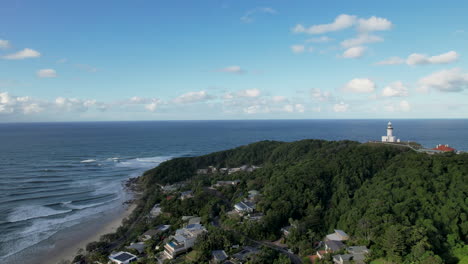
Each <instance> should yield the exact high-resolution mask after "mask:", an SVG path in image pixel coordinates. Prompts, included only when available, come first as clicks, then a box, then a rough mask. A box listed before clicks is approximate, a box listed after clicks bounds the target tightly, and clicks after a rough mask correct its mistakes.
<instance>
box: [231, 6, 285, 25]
mask: <svg viewBox="0 0 468 264" xmlns="http://www.w3.org/2000/svg"><path fill="white" fill-rule="evenodd" d="M257 13H262V14H270V15H275V14H277V13H278V12H277V11H276V10H275V9H273V8H271V7H258V8H255V9H251V10H249V11H247V12H246V13H245V15H243V16H242V17H241V18H240V20H241V21H242V22H244V23H251V22H253V21H254V18H253V16H254V15H255V14H257Z"/></svg>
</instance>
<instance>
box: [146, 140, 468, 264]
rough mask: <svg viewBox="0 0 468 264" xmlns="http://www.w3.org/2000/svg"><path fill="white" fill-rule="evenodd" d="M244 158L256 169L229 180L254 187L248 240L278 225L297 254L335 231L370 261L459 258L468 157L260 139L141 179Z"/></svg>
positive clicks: (467, 202)
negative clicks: (257, 196)
mask: <svg viewBox="0 0 468 264" xmlns="http://www.w3.org/2000/svg"><path fill="white" fill-rule="evenodd" d="M243 164H253V165H262V167H263V168H262V169H260V170H257V171H254V172H253V173H239V174H238V175H236V176H235V177H234V178H240V179H242V181H243V183H244V188H243V189H244V190H243V191H245V190H247V189H249V188H251V189H257V190H260V191H261V193H262V199H261V201H260V203H259V210H260V211H262V212H264V213H265V217H264V218H263V219H262V221H260V222H259V223H256V224H245V225H241V226H238V228H241V229H242V231H243V232H246V233H247V234H248V235H249V236H252V237H255V238H258V239H275V238H277V237H279V230H280V228H281V227H283V226H285V225H288V224H289V223H295V225H296V226H297V228H296V230H295V232H294V231H293V234H292V236H290V237H289V239H288V243H289V244H290V245H291V246H292V248H293V249H295V250H299V251H300V252H302V253H312V252H308V251H312V250H311V249H312V242H313V241H317V240H320V239H321V238H322V237H323V235H325V234H326V233H327V232H331V231H332V230H333V229H334V228H340V229H343V230H346V231H347V232H348V233H350V234H351V235H352V238H353V241H352V242H354V243H358V244H366V245H368V246H370V247H371V249H372V252H373V254H372V257H373V258H380V257H383V258H386V259H388V260H390V261H394V262H395V263H403V262H407V263H442V261H445V262H446V263H457V261H458V259H457V256H461V255H465V254H466V250H467V249H466V246H465V244H466V242H467V236H468V221H467V211H468V195H467V193H468V154H461V155H455V154H442V155H433V156H430V155H427V154H424V153H416V152H414V151H409V150H408V149H405V148H398V147H394V146H383V145H379V144H359V143H356V142H350V141H340V142H327V141H319V140H304V141H298V142H293V143H282V142H259V143H256V144H251V145H248V146H243V147H240V148H236V149H233V150H228V151H223V152H218V153H213V154H209V155H206V156H202V157H196V158H180V159H174V160H171V161H168V162H166V163H164V164H161V166H159V167H157V168H155V169H153V170H150V171H148V172H147V173H146V174H145V175H144V177H143V179H142V180H143V181H144V182H145V183H147V184H153V183H155V182H160V183H173V182H177V181H181V180H186V179H190V178H192V177H193V175H194V172H195V170H196V169H197V168H204V167H207V166H209V165H213V166H217V167H234V166H240V165H243ZM225 178H226V177H225ZM231 178H232V177H231ZM247 185H248V186H247ZM241 187H242V186H241ZM241 190H242V188H241ZM231 192H232V191H231ZM237 192H239V190H237ZM235 198H236V195H235V193H232V195H231V199H235ZM463 251H465V252H463Z"/></svg>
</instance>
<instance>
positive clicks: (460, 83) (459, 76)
mask: <svg viewBox="0 0 468 264" xmlns="http://www.w3.org/2000/svg"><path fill="white" fill-rule="evenodd" d="M418 84H419V90H420V91H428V90H430V89H434V90H437V91H440V92H461V91H463V90H465V89H468V73H465V72H463V71H462V70H461V69H459V68H453V69H450V70H442V71H438V72H434V73H432V74H430V75H428V76H426V77H423V78H421V79H420V80H419V81H418Z"/></svg>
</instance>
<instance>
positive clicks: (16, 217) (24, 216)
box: [7, 205, 72, 222]
mask: <svg viewBox="0 0 468 264" xmlns="http://www.w3.org/2000/svg"><path fill="white" fill-rule="evenodd" d="M71 211H72V210H55V209H52V208H49V207H46V206H42V205H25V206H20V207H17V208H16V209H15V210H14V211H13V212H11V213H10V214H9V215H8V218H7V220H8V222H20V221H26V220H30V219H34V218H41V217H47V216H52V215H59V214H65V213H69V212H71Z"/></svg>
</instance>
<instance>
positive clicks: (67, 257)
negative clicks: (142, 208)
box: [39, 203, 136, 264]
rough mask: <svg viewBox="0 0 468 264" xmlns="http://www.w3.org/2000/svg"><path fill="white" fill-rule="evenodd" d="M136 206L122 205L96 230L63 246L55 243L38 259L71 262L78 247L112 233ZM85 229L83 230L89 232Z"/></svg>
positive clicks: (51, 261) (42, 261)
mask: <svg viewBox="0 0 468 264" xmlns="http://www.w3.org/2000/svg"><path fill="white" fill-rule="evenodd" d="M135 208H136V204H135V203H131V204H124V205H122V208H121V209H120V210H121V211H120V212H119V213H117V215H115V216H114V217H112V218H111V219H110V220H109V221H106V222H105V223H103V224H102V225H100V226H99V227H97V228H96V230H91V233H90V234H86V235H84V236H83V237H80V238H78V239H76V240H71V241H69V243H66V242H65V243H63V244H64V245H63V246H60V245H58V244H57V245H55V247H54V248H53V249H52V250H51V252H49V254H50V255H49V256H51V257H47V258H45V259H42V260H40V261H39V263H43V264H51V263H52V264H57V263H60V264H63V263H71V262H72V260H73V258H74V257H75V256H76V255H77V254H78V251H79V250H80V249H83V250H84V249H85V248H86V245H87V244H89V243H91V242H96V241H99V239H100V237H101V236H102V235H105V234H109V233H114V232H115V231H116V230H117V229H118V228H119V227H120V226H121V225H122V221H123V220H124V219H125V218H127V217H128V216H130V215H131V213H132V212H133V211H134V209H135ZM89 231H90V230H86V231H85V232H89Z"/></svg>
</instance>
